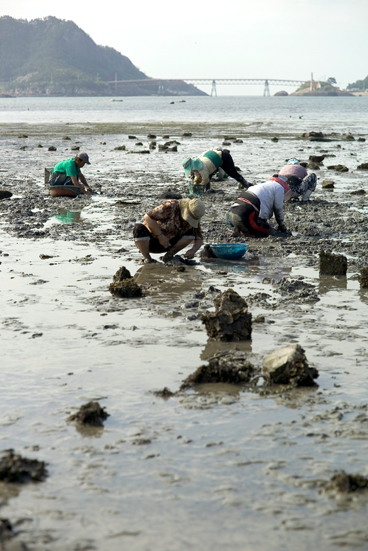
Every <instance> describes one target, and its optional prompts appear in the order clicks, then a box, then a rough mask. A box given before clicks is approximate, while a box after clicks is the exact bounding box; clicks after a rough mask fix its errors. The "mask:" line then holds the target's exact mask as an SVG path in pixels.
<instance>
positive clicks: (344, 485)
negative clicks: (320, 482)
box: [325, 471, 368, 494]
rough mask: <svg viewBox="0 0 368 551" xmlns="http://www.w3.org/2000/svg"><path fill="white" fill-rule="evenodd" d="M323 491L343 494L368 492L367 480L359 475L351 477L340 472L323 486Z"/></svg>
mask: <svg viewBox="0 0 368 551" xmlns="http://www.w3.org/2000/svg"><path fill="white" fill-rule="evenodd" d="M325 489H326V490H327V491H333V492H339V493H343V494H348V493H351V492H359V491H362V490H368V478H366V477H365V476H362V475H360V474H357V475H352V474H347V473H346V472H345V471H340V472H338V473H336V474H335V475H334V476H333V477H332V478H331V480H330V481H329V482H328V483H327V484H326V485H325Z"/></svg>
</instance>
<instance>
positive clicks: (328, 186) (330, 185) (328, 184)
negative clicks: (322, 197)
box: [321, 180, 335, 189]
mask: <svg viewBox="0 0 368 551" xmlns="http://www.w3.org/2000/svg"><path fill="white" fill-rule="evenodd" d="M321 185H322V187H323V188H324V189H333V188H334V187H335V182H334V181H333V180H323V182H322V184H321Z"/></svg>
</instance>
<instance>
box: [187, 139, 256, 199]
mask: <svg viewBox="0 0 368 551" xmlns="http://www.w3.org/2000/svg"><path fill="white" fill-rule="evenodd" d="M183 167H184V172H185V174H186V176H187V177H188V178H192V180H193V181H194V183H195V184H202V185H204V186H205V187H206V190H208V189H210V187H211V184H210V180H211V178H212V176H214V175H215V174H216V172H217V171H218V170H219V168H221V169H222V170H223V171H224V172H225V173H226V174H227V175H228V176H230V177H231V178H234V179H235V180H236V181H237V182H239V183H240V184H242V186H243V187H244V188H247V187H248V185H249V184H248V183H247V181H246V180H245V178H243V176H242V175H241V174H239V172H238V171H237V170H236V168H235V165H234V161H233V158H232V156H231V155H230V151H229V150H228V149H221V148H220V147H219V148H216V149H211V150H210V151H205V152H204V153H202V155H200V156H199V157H194V158H191V157H189V158H188V159H185V161H183Z"/></svg>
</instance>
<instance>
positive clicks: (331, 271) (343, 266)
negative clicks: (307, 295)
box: [319, 251, 348, 276]
mask: <svg viewBox="0 0 368 551" xmlns="http://www.w3.org/2000/svg"><path fill="white" fill-rule="evenodd" d="M347 269H348V261H347V258H346V256H344V255H342V254H333V253H329V252H327V251H321V252H320V253H319V274H320V275H344V276H345V275H346V272H347Z"/></svg>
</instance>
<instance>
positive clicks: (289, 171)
mask: <svg viewBox="0 0 368 551" xmlns="http://www.w3.org/2000/svg"><path fill="white" fill-rule="evenodd" d="M278 176H286V177H287V179H288V184H289V186H290V188H291V198H292V199H299V198H300V197H301V198H302V201H309V199H310V196H311V195H312V193H313V191H314V190H315V189H316V186H317V176H316V175H315V174H314V173H313V172H312V173H311V174H309V175H308V172H307V170H306V169H305V168H304V167H303V166H301V164H300V162H299V161H298V159H290V161H289V162H288V164H287V165H285V166H283V167H282V169H281V170H280V171H279V174H278Z"/></svg>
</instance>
